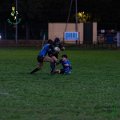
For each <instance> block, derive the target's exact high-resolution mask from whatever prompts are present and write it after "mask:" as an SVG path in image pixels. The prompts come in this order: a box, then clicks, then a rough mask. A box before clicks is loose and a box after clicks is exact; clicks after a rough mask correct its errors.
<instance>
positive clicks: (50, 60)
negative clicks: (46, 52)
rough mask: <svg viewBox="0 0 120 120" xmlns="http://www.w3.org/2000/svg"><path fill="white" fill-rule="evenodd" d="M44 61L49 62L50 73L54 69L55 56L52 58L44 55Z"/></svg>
mask: <svg viewBox="0 0 120 120" xmlns="http://www.w3.org/2000/svg"><path fill="white" fill-rule="evenodd" d="M44 61H45V62H50V68H51V73H53V71H54V70H55V58H54V59H53V57H52V56H46V57H45V58H44Z"/></svg>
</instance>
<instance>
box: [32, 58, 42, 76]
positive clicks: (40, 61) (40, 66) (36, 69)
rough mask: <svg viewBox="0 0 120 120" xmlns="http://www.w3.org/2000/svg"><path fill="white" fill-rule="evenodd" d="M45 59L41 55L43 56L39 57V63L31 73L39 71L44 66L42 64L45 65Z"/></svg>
mask: <svg viewBox="0 0 120 120" xmlns="http://www.w3.org/2000/svg"><path fill="white" fill-rule="evenodd" d="M43 60H44V57H41V56H38V57H37V61H38V65H37V67H36V68H35V69H34V70H33V71H32V72H31V73H30V74H33V73H35V72H37V71H39V70H40V69H41V68H42V66H43Z"/></svg>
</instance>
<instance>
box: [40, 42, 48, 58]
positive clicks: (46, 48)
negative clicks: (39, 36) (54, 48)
mask: <svg viewBox="0 0 120 120" xmlns="http://www.w3.org/2000/svg"><path fill="white" fill-rule="evenodd" d="M49 49H50V44H45V45H44V46H43V47H42V49H41V50H40V52H39V54H38V56H42V57H45V56H46V55H47V53H48V51H49Z"/></svg>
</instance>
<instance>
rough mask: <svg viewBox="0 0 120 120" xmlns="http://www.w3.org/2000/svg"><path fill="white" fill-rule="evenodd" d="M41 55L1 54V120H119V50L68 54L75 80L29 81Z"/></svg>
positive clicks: (25, 51) (38, 77) (41, 75)
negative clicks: (38, 56)
mask: <svg viewBox="0 0 120 120" xmlns="http://www.w3.org/2000/svg"><path fill="white" fill-rule="evenodd" d="M38 51H39V50H38V49H37V50H36V49H33V48H31V49H30V48H12V49H8V48H1V49H0V120H119V118H120V102H119V101H120V93H119V91H120V51H119V50H114V51H112V50H96V51H94V50H67V51H65V52H63V53H67V54H68V56H69V58H70V60H71V62H72V66H73V72H72V74H71V75H50V74H49V64H48V63H45V65H44V68H43V70H42V71H39V72H38V73H36V74H35V75H30V74H29V72H30V71H31V70H32V69H33V68H34V67H35V65H36V56H37V53H38Z"/></svg>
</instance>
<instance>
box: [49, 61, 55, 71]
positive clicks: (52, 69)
mask: <svg viewBox="0 0 120 120" xmlns="http://www.w3.org/2000/svg"><path fill="white" fill-rule="evenodd" d="M50 67H51V73H53V72H54V71H55V62H52V63H50Z"/></svg>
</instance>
